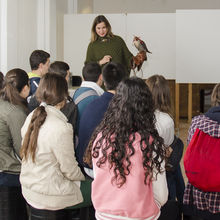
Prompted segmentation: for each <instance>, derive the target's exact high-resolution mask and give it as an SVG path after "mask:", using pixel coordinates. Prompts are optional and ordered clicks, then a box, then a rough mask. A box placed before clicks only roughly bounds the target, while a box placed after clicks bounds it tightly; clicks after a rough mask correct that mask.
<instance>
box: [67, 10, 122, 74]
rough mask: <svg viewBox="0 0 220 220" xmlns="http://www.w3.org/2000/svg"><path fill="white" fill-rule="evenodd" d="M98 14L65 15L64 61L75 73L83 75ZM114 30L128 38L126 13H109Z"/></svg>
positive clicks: (108, 17) (115, 32)
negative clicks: (92, 30) (93, 26)
mask: <svg viewBox="0 0 220 220" xmlns="http://www.w3.org/2000/svg"><path fill="white" fill-rule="evenodd" d="M96 16H97V14H76V15H65V16H64V61H65V62H67V63H68V64H69V65H70V68H71V69H70V71H71V72H72V74H73V75H80V76H81V75H82V68H83V66H84V61H85V59H86V51H87V47H88V44H89V42H90V38H91V28H92V24H93V20H94V18H95V17H96ZM106 18H107V19H108V20H109V22H110V24H111V26H112V31H113V33H114V34H116V35H120V36H121V37H122V38H123V39H125V38H126V15H125V14H108V15H106Z"/></svg>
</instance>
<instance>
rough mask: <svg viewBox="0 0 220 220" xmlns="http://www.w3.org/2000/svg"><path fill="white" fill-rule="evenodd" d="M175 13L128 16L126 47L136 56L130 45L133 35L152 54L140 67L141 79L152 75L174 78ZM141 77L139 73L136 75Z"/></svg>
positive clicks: (135, 51) (135, 50)
mask: <svg viewBox="0 0 220 220" xmlns="http://www.w3.org/2000/svg"><path fill="white" fill-rule="evenodd" d="M175 19H176V17H175V13H153V14H128V15H127V45H128V47H129V49H130V51H131V52H132V53H133V54H134V55H136V54H137V49H136V48H135V47H134V46H133V47H131V43H132V40H133V37H134V35H136V36H138V37H141V39H143V40H144V41H145V43H146V45H147V47H148V49H149V50H150V51H151V52H152V54H148V60H147V62H145V63H144V64H143V66H142V70H143V78H148V77H149V76H151V75H154V74H160V75H163V76H164V77H165V78H167V79H175V78H176V41H175V29H176V24H175ZM138 75H139V76H141V73H138Z"/></svg>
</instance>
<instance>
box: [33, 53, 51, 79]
mask: <svg viewBox="0 0 220 220" xmlns="http://www.w3.org/2000/svg"><path fill="white" fill-rule="evenodd" d="M29 61H30V66H31V70H32V71H33V70H39V72H40V74H41V76H42V75H44V74H45V73H47V72H48V69H49V65H50V54H49V53H47V52H45V51H43V50H34V51H33V52H32V53H31V56H30V58H29Z"/></svg>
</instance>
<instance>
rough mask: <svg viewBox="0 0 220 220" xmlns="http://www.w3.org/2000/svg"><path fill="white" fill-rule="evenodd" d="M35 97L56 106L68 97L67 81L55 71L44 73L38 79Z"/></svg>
mask: <svg viewBox="0 0 220 220" xmlns="http://www.w3.org/2000/svg"><path fill="white" fill-rule="evenodd" d="M36 97H37V100H38V101H39V102H45V103H47V104H48V105H53V106H56V105H57V104H58V103H61V102H63V101H65V100H66V99H67V97H68V85H67V81H66V80H65V78H64V77H63V76H61V75H58V74H56V73H46V74H45V75H44V76H43V77H42V78H41V80H40V84H39V87H38V89H37V91H36Z"/></svg>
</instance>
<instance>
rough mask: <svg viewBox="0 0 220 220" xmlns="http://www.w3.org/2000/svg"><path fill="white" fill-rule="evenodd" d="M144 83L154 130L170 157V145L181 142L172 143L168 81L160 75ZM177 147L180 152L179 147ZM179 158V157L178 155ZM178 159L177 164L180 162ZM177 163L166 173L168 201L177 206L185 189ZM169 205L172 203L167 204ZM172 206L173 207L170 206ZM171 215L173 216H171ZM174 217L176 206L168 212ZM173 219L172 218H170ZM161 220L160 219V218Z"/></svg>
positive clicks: (180, 202) (172, 124) (172, 127)
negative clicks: (151, 106)
mask: <svg viewBox="0 0 220 220" xmlns="http://www.w3.org/2000/svg"><path fill="white" fill-rule="evenodd" d="M146 83H147V85H148V87H149V89H150V91H151V93H152V96H153V100H154V103H155V109H156V110H155V113H154V114H155V117H156V128H157V131H158V133H159V135H160V136H161V137H162V138H163V140H164V145H165V148H166V151H167V156H168V157H169V156H171V154H172V151H173V150H172V148H171V146H172V144H173V143H175V144H179V143H180V144H182V141H181V140H180V139H178V140H176V138H175V141H174V121H173V118H172V113H171V99H170V88H169V84H168V81H167V80H166V79H165V78H164V77H163V76H162V75H153V76H151V77H149V78H148V79H147V80H146ZM176 147H179V148H180V149H179V150H181V149H182V148H181V146H176ZM180 156H181V155H180ZM180 159H181V158H179V162H180ZM179 162H178V163H177V165H176V166H177V167H172V169H175V170H174V171H171V170H169V171H167V172H166V176H167V184H168V189H169V196H168V199H169V200H172V201H176V198H177V199H178V201H179V204H180V205H182V203H183V193H184V189H185V184H184V180H183V176H182V172H181V168H180V164H179ZM169 203H170V204H171V203H172V202H169ZM170 204H166V205H167V207H165V208H166V209H169V207H168V206H170ZM172 206H175V204H174V205H172ZM171 214H173V216H172V215H171ZM175 215H178V205H177V204H176V213H175V210H173V212H170V217H169V219H170V220H172V219H175V220H176V218H175V217H174V216H175ZM172 217H173V218H172ZM161 219H162V217H161Z"/></svg>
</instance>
